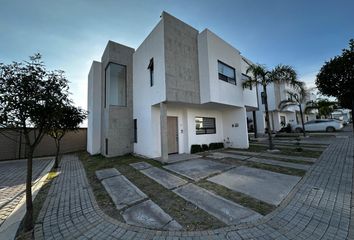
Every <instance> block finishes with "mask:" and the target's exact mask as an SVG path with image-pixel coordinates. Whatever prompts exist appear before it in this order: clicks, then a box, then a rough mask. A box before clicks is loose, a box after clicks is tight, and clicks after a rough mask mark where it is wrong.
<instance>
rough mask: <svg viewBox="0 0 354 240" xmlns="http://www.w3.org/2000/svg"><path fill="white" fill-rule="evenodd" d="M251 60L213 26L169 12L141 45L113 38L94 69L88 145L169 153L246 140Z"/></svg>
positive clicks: (252, 95)
mask: <svg viewBox="0 0 354 240" xmlns="http://www.w3.org/2000/svg"><path fill="white" fill-rule="evenodd" d="M248 64H249V61H248V60H247V59H245V58H244V57H243V56H241V54H240V52H239V51H238V50H237V49H235V48H234V47H232V46H231V45H230V44H228V43H226V42H225V41H224V40H222V39H221V38H220V37H218V36H217V35H215V34H214V33H213V32H211V31H210V30H208V29H205V30H204V31H202V32H199V31H198V30H196V29H195V28H193V27H191V26H189V25H188V24H186V23H184V22H182V21H180V20H179V19H177V18H175V17H173V16H171V15H169V14H168V13H166V12H163V13H162V15H161V19H160V21H159V23H158V24H157V25H156V26H155V28H154V29H153V30H152V32H151V33H150V34H149V35H148V37H147V38H146V39H145V40H144V41H143V42H142V44H141V45H140V46H139V47H138V48H137V49H136V50H135V51H134V49H132V48H129V47H126V46H123V45H120V44H118V43H114V42H111V41H110V42H109V43H108V45H107V47H106V50H105V51H104V54H103V56H102V59H101V62H93V64H92V66H91V70H90V73H89V78H88V80H89V94H88V109H89V116H88V152H90V153H91V154H98V153H101V154H103V155H105V156H116V155H122V154H125V153H129V152H134V153H135V154H139V155H143V156H146V157H150V158H161V159H162V160H167V159H168V155H169V154H174V153H189V152H190V149H191V145H193V144H210V143H212V142H223V143H224V144H225V145H226V146H228V147H238V148H247V147H248V136H247V120H246V111H247V110H254V109H257V107H258V103H257V91H256V88H253V89H248V88H247V89H243V87H242V81H243V80H244V79H245V77H248V76H246V75H245V73H246V69H247V67H248Z"/></svg>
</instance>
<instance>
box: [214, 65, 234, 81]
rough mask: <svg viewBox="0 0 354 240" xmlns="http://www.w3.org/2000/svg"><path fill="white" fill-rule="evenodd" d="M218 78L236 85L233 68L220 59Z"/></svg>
mask: <svg viewBox="0 0 354 240" xmlns="http://www.w3.org/2000/svg"><path fill="white" fill-rule="evenodd" d="M218 73H219V79H220V80H222V81H225V82H228V83H231V84H235V85H236V73H235V69H234V68H233V67H231V66H229V65H227V64H225V63H223V62H221V61H218Z"/></svg>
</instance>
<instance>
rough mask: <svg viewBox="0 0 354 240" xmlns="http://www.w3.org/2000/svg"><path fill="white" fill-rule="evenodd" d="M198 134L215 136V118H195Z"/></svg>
mask: <svg viewBox="0 0 354 240" xmlns="http://www.w3.org/2000/svg"><path fill="white" fill-rule="evenodd" d="M195 129H196V134H197V135H201V134H215V133H216V125H215V118H210V117H196V118H195Z"/></svg>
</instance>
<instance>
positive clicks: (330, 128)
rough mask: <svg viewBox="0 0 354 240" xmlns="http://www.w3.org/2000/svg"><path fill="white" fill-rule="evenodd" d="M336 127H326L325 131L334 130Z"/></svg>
mask: <svg viewBox="0 0 354 240" xmlns="http://www.w3.org/2000/svg"><path fill="white" fill-rule="evenodd" d="M334 131H336V129H335V128H334V127H327V128H326V132H334Z"/></svg>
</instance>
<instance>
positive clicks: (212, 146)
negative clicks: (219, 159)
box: [209, 142, 224, 150]
mask: <svg viewBox="0 0 354 240" xmlns="http://www.w3.org/2000/svg"><path fill="white" fill-rule="evenodd" d="M220 148H224V143H223V142H215V143H210V144H209V149H210V150H215V149H220Z"/></svg>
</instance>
